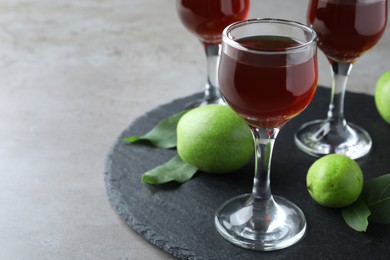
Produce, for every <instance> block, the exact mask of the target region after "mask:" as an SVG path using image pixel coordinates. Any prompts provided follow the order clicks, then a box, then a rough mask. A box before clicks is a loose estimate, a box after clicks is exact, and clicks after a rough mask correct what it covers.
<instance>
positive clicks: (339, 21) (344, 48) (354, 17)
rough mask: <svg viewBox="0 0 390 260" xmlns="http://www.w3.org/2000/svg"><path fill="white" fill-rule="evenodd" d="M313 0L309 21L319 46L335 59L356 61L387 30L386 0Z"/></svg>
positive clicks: (329, 56) (309, 10)
mask: <svg viewBox="0 0 390 260" xmlns="http://www.w3.org/2000/svg"><path fill="white" fill-rule="evenodd" d="M361 2H362V1H357V0H311V3H310V5H309V9H308V23H309V24H311V25H312V26H313V29H314V30H315V31H316V33H317V35H318V39H319V42H318V47H319V48H320V49H321V50H322V51H323V52H324V53H325V55H326V56H327V57H328V58H329V59H331V60H336V61H344V62H353V61H354V60H355V59H356V58H358V57H359V56H360V55H361V54H362V53H363V52H365V51H366V50H368V49H370V48H372V47H373V46H374V45H375V44H376V43H377V42H378V41H379V39H380V37H381V36H382V34H383V33H384V31H385V27H386V23H387V1H384V0H378V1H376V2H374V1H368V3H361Z"/></svg>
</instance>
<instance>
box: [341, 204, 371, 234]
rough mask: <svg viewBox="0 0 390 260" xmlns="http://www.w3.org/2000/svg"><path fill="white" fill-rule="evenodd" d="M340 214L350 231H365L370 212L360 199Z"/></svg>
mask: <svg viewBox="0 0 390 260" xmlns="http://www.w3.org/2000/svg"><path fill="white" fill-rule="evenodd" d="M341 214H342V216H343V218H344V220H345V222H346V223H347V224H348V226H350V227H351V228H352V229H354V230H356V231H358V232H362V231H364V232H365V231H366V230H367V227H368V217H369V216H370V214H371V212H370V209H369V208H368V207H367V204H366V203H365V202H364V200H363V199H362V198H358V199H357V200H356V201H355V202H354V203H353V204H352V205H350V206H348V207H346V208H344V209H343V210H342V211H341Z"/></svg>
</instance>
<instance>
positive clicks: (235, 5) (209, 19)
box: [176, 0, 249, 43]
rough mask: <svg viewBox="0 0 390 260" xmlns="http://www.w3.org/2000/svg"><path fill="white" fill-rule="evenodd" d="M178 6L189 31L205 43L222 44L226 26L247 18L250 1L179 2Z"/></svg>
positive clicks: (182, 0)
mask: <svg viewBox="0 0 390 260" xmlns="http://www.w3.org/2000/svg"><path fill="white" fill-rule="evenodd" d="M176 6H177V12H178V14H179V18H180V20H181V21H182V23H183V24H184V26H185V27H186V28H187V29H188V30H189V31H191V32H192V33H194V34H196V35H198V36H199V37H200V39H201V40H202V41H204V42H210V43H220V42H221V38H222V35H221V34H222V31H223V29H225V27H226V26H228V25H229V24H231V23H234V22H237V21H241V20H244V19H245V18H246V17H247V15H248V11H249V0H177V1H176Z"/></svg>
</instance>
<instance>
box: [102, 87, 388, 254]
mask: <svg viewBox="0 0 390 260" xmlns="http://www.w3.org/2000/svg"><path fill="white" fill-rule="evenodd" d="M329 92H330V91H329V89H325V88H321V87H320V88H318V91H317V93H316V95H315V98H314V100H313V102H312V103H311V104H310V106H309V107H308V108H307V109H306V110H305V111H304V112H303V113H302V114H301V115H300V116H299V117H297V118H295V119H293V120H292V121H290V122H289V123H287V125H285V127H284V128H283V129H282V130H281V132H280V134H279V136H278V139H277V141H276V144H275V149H274V156H273V161H272V170H271V188H272V193H273V194H275V195H280V196H283V197H286V198H288V199H289V200H291V201H292V202H294V203H296V204H297V205H298V206H299V207H300V208H301V209H302V210H303V212H304V213H305V216H306V219H307V222H308V230H307V235H306V237H305V238H304V239H303V240H302V241H301V242H299V243H298V244H296V245H294V246H292V247H289V248H287V249H283V250H279V251H273V252H255V251H250V250H246V249H241V248H239V247H236V246H234V245H232V244H230V243H229V242H227V241H225V240H224V239H223V238H222V237H221V236H220V235H219V234H218V233H217V231H216V229H215V227H214V212H215V211H216V209H217V208H218V207H219V206H220V205H221V204H222V203H223V202H225V201H226V200H227V199H229V198H231V197H233V196H236V195H239V194H242V193H248V192H250V190H251V187H252V178H253V164H252V162H250V163H249V164H248V165H247V166H246V167H244V168H243V169H241V170H240V171H238V172H234V173H231V174H228V175H213V174H206V173H202V172H200V173H198V174H197V175H196V176H195V178H194V179H193V180H191V181H189V182H187V183H185V184H182V185H178V184H175V183H169V184H167V185H162V186H152V185H146V184H141V182H140V177H141V174H142V173H143V172H145V171H147V170H149V169H152V168H154V167H155V166H158V165H160V164H161V163H163V162H166V161H167V160H168V159H170V158H171V157H173V156H174V155H175V154H176V150H174V149H173V150H166V149H159V148H155V147H152V146H150V145H147V144H133V145H125V144H123V143H121V141H120V138H122V137H127V136H131V135H141V134H143V133H145V132H147V131H148V130H150V129H151V128H152V127H153V126H154V125H155V124H156V123H158V122H159V121H160V120H161V119H164V118H166V117H167V116H170V115H172V114H174V113H176V112H179V111H181V110H183V108H184V107H185V106H186V104H188V103H189V102H191V101H193V100H195V99H199V98H200V97H201V94H196V95H192V96H189V97H185V98H182V99H179V100H174V101H173V102H171V103H169V104H165V105H162V106H160V107H157V108H156V109H154V110H152V111H150V112H148V113H147V114H145V115H144V116H142V117H140V118H138V119H136V120H135V121H134V122H133V123H132V124H131V125H130V126H129V127H128V128H127V129H126V130H124V132H123V133H122V134H121V135H120V136H119V137H118V140H117V141H116V143H115V144H114V146H113V148H112V150H111V151H110V152H109V154H108V157H107V160H106V169H105V176H104V177H105V184H106V189H107V194H108V197H109V199H110V201H111V203H112V205H113V207H114V209H115V210H116V211H117V213H118V214H119V215H120V216H121V218H122V219H123V220H124V221H125V222H126V223H127V224H128V225H129V226H130V227H131V228H133V229H134V230H135V231H136V232H138V233H139V234H140V235H141V236H143V237H144V238H145V239H147V240H148V241H150V242H151V243H153V244H155V245H157V246H158V247H160V248H161V249H162V250H164V251H166V252H168V253H169V254H171V255H173V256H175V257H177V258H180V259H224V260H226V259H240V260H241V259H376V260H378V259H390V225H383V224H382V225H381V224H375V223H370V225H369V228H368V230H367V232H366V233H358V232H355V231H353V230H352V229H350V228H349V227H348V226H347V225H346V224H345V222H344V220H343V219H342V217H341V213H340V210H336V209H328V208H324V207H321V206H319V205H317V204H316V203H315V202H314V201H313V200H312V199H311V198H310V197H309V194H308V193H307V191H306V187H305V176H306V172H307V170H308V168H309V166H310V165H311V164H312V163H313V162H314V160H315V158H313V157H310V156H308V155H306V154H304V153H303V152H301V151H300V150H298V148H296V146H295V144H294V138H293V134H294V132H295V131H296V130H297V129H298V127H299V126H300V125H301V124H302V123H304V122H306V121H309V120H312V119H318V118H323V117H325V115H326V110H327V106H328V102H329V95H330V94H329ZM345 112H346V113H345V114H346V117H347V119H348V120H349V121H351V122H353V123H355V124H358V125H360V126H363V127H364V128H365V129H366V130H367V131H368V132H369V133H370V135H371V137H372V139H373V150H372V151H371V153H370V154H369V155H368V156H366V157H365V158H362V159H360V160H358V163H359V165H360V166H361V168H362V170H363V172H364V175H365V180H369V179H371V178H374V177H377V176H380V175H382V174H385V173H390V125H387V124H386V123H385V122H384V121H383V120H382V119H381V118H380V117H379V115H378V113H377V111H376V108H375V104H374V99H373V97H372V96H368V95H364V94H356V93H350V92H347V94H346V101H345Z"/></svg>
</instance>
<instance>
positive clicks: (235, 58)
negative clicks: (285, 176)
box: [215, 19, 318, 251]
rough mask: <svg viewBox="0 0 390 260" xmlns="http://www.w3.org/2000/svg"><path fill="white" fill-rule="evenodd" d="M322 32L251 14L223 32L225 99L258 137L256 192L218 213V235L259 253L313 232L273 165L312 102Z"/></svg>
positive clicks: (230, 202)
mask: <svg viewBox="0 0 390 260" xmlns="http://www.w3.org/2000/svg"><path fill="white" fill-rule="evenodd" d="M316 44H317V41H316V34H315V32H314V30H312V29H311V28H309V27H307V26H305V25H303V24H300V23H296V22H292V21H286V20H279V19H251V20H247V21H241V22H237V23H234V24H232V25H230V26H228V27H227V28H226V29H225V30H224V32H223V45H222V52H221V60H220V66H219V73H218V75H219V83H220V89H221V93H222V96H223V98H224V99H225V101H226V102H227V103H228V104H229V105H230V106H231V108H232V109H233V110H234V111H235V112H236V113H237V114H238V115H239V116H240V117H241V118H242V119H244V120H245V121H246V122H247V123H248V125H249V127H250V129H251V131H252V134H253V139H254V145H255V151H256V156H255V158H256V160H255V175H254V182H253V189H252V192H251V193H249V194H243V195H241V196H238V197H235V198H232V199H230V200H228V201H227V202H226V203H225V204H223V205H222V206H221V207H220V208H219V209H218V210H217V212H216V214H215V225H216V228H217V230H218V231H219V233H220V234H221V235H222V236H223V237H224V238H225V239H227V240H228V241H230V242H232V243H233V244H235V245H238V246H241V247H244V248H248V249H253V250H260V251H270V250H277V249H281V248H285V247H288V246H290V245H293V244H295V243H296V242H298V241H299V240H300V239H301V238H302V237H303V236H304V234H305V232H306V220H305V216H304V214H303V213H302V211H301V210H300V209H299V208H298V207H297V206H296V205H295V204H293V203H292V202H290V201H288V200H286V199H284V198H282V197H279V196H273V195H272V194H271V190H270V166H271V157H272V150H273V146H274V142H275V139H276V136H277V135H278V133H279V130H280V129H281V128H282V127H283V125H284V124H285V123H286V122H288V121H289V120H290V119H292V118H293V117H295V116H297V115H299V114H300V113H301V112H302V111H303V110H304V109H305V108H306V107H307V105H308V104H309V103H310V101H311V100H312V98H313V96H314V93H315V90H316V87H317V79H318V68H317V46H316Z"/></svg>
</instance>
